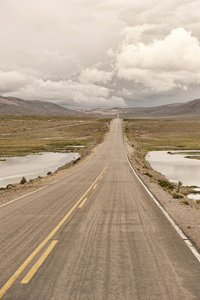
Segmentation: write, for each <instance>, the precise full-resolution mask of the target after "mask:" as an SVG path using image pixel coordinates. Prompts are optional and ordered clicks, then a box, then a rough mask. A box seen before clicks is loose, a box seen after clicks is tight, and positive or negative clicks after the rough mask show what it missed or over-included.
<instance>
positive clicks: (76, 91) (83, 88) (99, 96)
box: [9, 79, 126, 107]
mask: <svg viewBox="0 0 200 300" xmlns="http://www.w3.org/2000/svg"><path fill="white" fill-rule="evenodd" d="M9 95H13V96H17V97H21V98H24V99H30V100H32V99H37V100H45V99H46V100H48V101H58V102H61V103H65V104H66V105H81V106H83V105H86V106H89V107H101V106H102V107H113V106H119V107H125V106H126V104H125V102H124V99H123V98H121V97H115V96H113V95H112V91H111V90H110V89H108V88H105V87H103V86H98V85H95V84H90V83H88V84H82V83H80V82H77V81H72V80H66V81H59V82H54V81H51V80H47V81H44V80H42V79H36V80H35V81H34V82H33V83H32V84H30V85H27V86H26V87H23V88H21V89H19V90H18V91H17V92H16V91H15V92H14V93H9ZM30 95H31V96H30Z"/></svg>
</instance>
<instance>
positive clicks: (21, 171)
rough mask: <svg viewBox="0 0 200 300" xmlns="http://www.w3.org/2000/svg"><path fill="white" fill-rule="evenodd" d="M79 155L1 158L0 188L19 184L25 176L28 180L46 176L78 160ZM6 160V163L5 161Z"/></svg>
mask: <svg viewBox="0 0 200 300" xmlns="http://www.w3.org/2000/svg"><path fill="white" fill-rule="evenodd" d="M78 157H79V154H78V153H54V152H43V153H38V154H30V155H27V156H20V157H1V158H0V187H6V186H7V185H8V184H10V183H19V182H20V181H21V179H22V177H23V176H24V177H25V178H26V180H27V181H28V180H30V179H34V178H36V177H38V176H45V175H47V173H48V172H54V171H56V170H57V169H58V168H59V167H61V166H63V165H65V164H66V163H68V162H70V161H71V160H74V159H77V158H78ZM4 159H5V161H3V160H4Z"/></svg>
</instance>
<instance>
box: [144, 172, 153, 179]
mask: <svg viewBox="0 0 200 300" xmlns="http://www.w3.org/2000/svg"><path fill="white" fill-rule="evenodd" d="M144 175H146V176H148V177H149V178H152V177H153V175H151V174H149V173H148V172H146V173H144Z"/></svg>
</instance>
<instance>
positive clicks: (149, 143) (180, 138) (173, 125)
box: [124, 119, 200, 156]
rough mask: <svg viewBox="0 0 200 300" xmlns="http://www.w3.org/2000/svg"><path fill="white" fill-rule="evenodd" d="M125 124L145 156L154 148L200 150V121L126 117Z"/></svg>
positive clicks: (130, 135)
mask: <svg viewBox="0 0 200 300" xmlns="http://www.w3.org/2000/svg"><path fill="white" fill-rule="evenodd" d="M124 125H125V126H124V131H125V132H126V135H127V136H128V138H129V140H130V141H131V140H134V141H135V142H136V144H137V145H136V146H137V148H138V149H140V151H141V152H142V154H143V155H144V156H145V155H146V153H147V152H148V151H154V150H200V121H192V120H144V119H134V120H128V119H126V120H124Z"/></svg>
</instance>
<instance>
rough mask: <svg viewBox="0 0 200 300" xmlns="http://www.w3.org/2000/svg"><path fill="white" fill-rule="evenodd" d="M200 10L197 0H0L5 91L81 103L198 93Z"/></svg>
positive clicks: (0, 71)
mask: <svg viewBox="0 0 200 300" xmlns="http://www.w3.org/2000/svg"><path fill="white" fill-rule="evenodd" d="M199 11H200V2H199V1H196V0H190V1H182V0H173V1H172V0H169V1H165V2H163V1H161V0H149V1H147V0H141V1H136V0H126V1H124V0H93V1H90V0H84V1H83V0H77V1H69V0H59V1H57V0H40V1H39V2H38V1H33V0H29V1H27V0H18V1H15V0H2V1H1V3H0V43H1V47H0V94H4V95H7V96H8V95H13V96H18V97H21V98H24V99H42V100H48V101H49V100H50V101H60V103H62V104H63V105H66V106H68V105H70V106H73V105H75V106H76V107H77V106H79V105H80V106H81V107H82V106H84V105H85V106H89V107H97V106H103V107H112V106H123V107H124V106H125V105H126V104H127V105H128V106H132V105H134V103H137V106H138V102H139V101H140V102H141V104H142V105H149V100H148V99H151V105H153V99H155V103H156V104H158V101H159V100H158V99H160V101H169V102H170V101H175V100H176V97H177V101H179V99H178V97H180V95H183V93H185V95H187V97H188V100H190V99H193V97H195V96H196V95H198V93H199V89H198V85H199V78H200V65H199V61H200V59H199V56H200V47H199V40H200V24H199V23H200V21H199ZM194 87H195V88H194ZM163 93H164V94H165V95H164V96H163ZM163 99H168V100H163ZM134 101H136V102H134Z"/></svg>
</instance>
